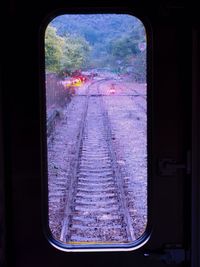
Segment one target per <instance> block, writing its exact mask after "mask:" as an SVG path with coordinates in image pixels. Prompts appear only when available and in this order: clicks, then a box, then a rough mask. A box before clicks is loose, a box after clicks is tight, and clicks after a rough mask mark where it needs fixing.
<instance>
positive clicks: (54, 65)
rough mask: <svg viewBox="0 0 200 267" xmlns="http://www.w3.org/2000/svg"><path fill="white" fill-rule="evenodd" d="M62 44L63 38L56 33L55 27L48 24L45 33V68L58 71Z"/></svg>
mask: <svg viewBox="0 0 200 267" xmlns="http://www.w3.org/2000/svg"><path fill="white" fill-rule="evenodd" d="M64 44H65V41H64V39H63V38H62V37H60V36H58V35H57V34H56V28H54V27H52V26H48V27H47V29H46V33H45V64H46V70H48V71H51V72H59V71H60V69H61V67H62V65H61V59H62V57H63V48H64Z"/></svg>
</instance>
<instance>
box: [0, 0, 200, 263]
mask: <svg viewBox="0 0 200 267" xmlns="http://www.w3.org/2000/svg"><path fill="white" fill-rule="evenodd" d="M4 3H5V7H4V8H3V9H2V11H1V13H2V16H1V22H2V25H3V26H2V28H3V29H2V31H3V39H2V41H1V42H2V67H1V85H0V86H1V93H0V103H1V107H0V119H1V120H0V145H1V146H0V177H1V180H0V200H1V202H0V225H1V228H0V249H1V251H0V264H1V266H2V267H25V266H26V267H35V266H37V267H44V266H48V267H53V266H60V267H62V266H70V265H71V264H73V266H77V267H78V266H97V267H98V266H102V265H103V266H109V267H110V266H133V265H134V266H138V267H143V266H146V267H151V266H154V267H162V266H166V265H167V263H166V262H168V260H166V261H163V260H162V257H160V256H161V255H164V257H165V256H166V255H165V254H164V250H163V246H165V245H166V244H167V245H171V246H172V248H173V249H175V250H176V248H177V247H179V245H180V246H181V247H182V248H183V249H184V251H185V252H186V254H187V255H189V256H187V257H185V259H183V260H182V261H181V260H180V262H179V260H177V261H176V256H175V258H174V259H173V260H172V261H170V260H169V262H170V266H172V267H173V266H192V267H199V266H200V258H199V254H200V253H199V248H200V246H199V243H200V239H199V214H200V213H199V211H200V205H199V172H200V169H199V164H198V161H199V153H200V147H199V144H200V142H199V125H200V123H199V115H198V114H199V107H200V105H199V100H200V95H199V90H198V89H199V86H200V80H199V66H200V64H199V59H200V58H199V50H200V27H199V19H198V14H197V11H196V6H195V5H193V4H192V3H191V4H188V5H185V4H184V3H183V1H159V2H158V3H157V4H155V3H150V2H148V3H147V2H145V1H126V2H124V3H122V2H120V1H117V2H116V1H108V2H107V1H95V2H92V1H91V2H90V1H84V2H83V1H81V0H79V1H78V2H77V3H76V4H74V3H69V2H68V3H66V1H62V0H59V1H56V2H55V1H43V2H31V3H30V2H25V1H20V0H10V1H8V2H7V1H4ZM55 10H56V12H57V14H59V12H60V10H61V11H62V12H66V13H68V12H69V13H70V12H72V13H73V12H76V13H79V12H80V13H81V12H89V13H90V12H94V13H95V12H97V13H98V12H99V13H101V12H105V11H106V12H108V13H109V12H111V13H112V12H124V13H130V12H133V14H134V13H135V14H136V15H138V16H141V17H144V18H146V19H147V22H148V23H149V24H148V23H147V24H148V25H149V26H150V27H149V32H150V35H151V38H150V43H151V44H150V50H151V51H150V53H149V62H148V63H149V65H148V68H149V73H150V75H149V81H150V83H151V90H152V94H151V99H150V100H149V101H151V104H150V109H151V119H150V122H151V127H150V130H151V131H152V143H151V146H152V155H151V156H152V159H151V164H152V172H151V173H152V177H153V178H152V177H151V178H150V179H152V183H151V192H152V194H151V208H152V212H151V216H152V217H153V218H152V221H153V226H154V227H153V229H154V230H153V232H152V236H151V238H150V240H149V242H148V243H147V244H146V245H145V246H144V247H142V248H141V249H139V250H138V251H134V252H118V253H117V252H113V253H112V252H107V253H89V252H88V253H66V252H62V251H59V250H56V249H55V248H53V247H52V246H51V245H50V244H49V243H48V241H47V240H46V238H45V236H44V233H43V226H42V204H41V203H42V198H43V195H42V177H41V173H42V172H41V170H42V164H43V163H42V161H41V105H42V103H41V100H40V95H41V94H40V90H42V85H41V79H40V78H41V76H40V70H41V64H43V63H42V62H43V61H42V50H41V47H40V45H41V42H40V41H41V40H40V33H41V32H42V31H41V26H42V25H43V22H44V19H45V18H46V17H48V16H49V14H55V13H54V12H55ZM191 12H192V15H193V16H192V17H191V18H190V15H189V14H191ZM188 152H190V155H191V154H192V168H193V172H192V174H191V172H190V173H189V174H187V173H185V172H184V171H182V170H180V171H178V172H177V173H176V175H175V176H172V177H162V176H160V174H159V172H158V170H157V167H158V166H157V162H158V160H159V159H164V158H172V159H175V160H176V161H177V162H181V163H182V162H184V163H185V160H186V158H187V153H188ZM188 164H189V163H188ZM176 246H177V247H176ZM146 252H148V253H149V255H150V256H149V257H144V254H145V253H146ZM148 253H147V254H148ZM162 253H163V254H162ZM175 253H176V252H175Z"/></svg>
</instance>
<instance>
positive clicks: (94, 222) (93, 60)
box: [45, 14, 147, 248]
mask: <svg viewBox="0 0 200 267" xmlns="http://www.w3.org/2000/svg"><path fill="white" fill-rule="evenodd" d="M146 42H147V41H146V33H145V28H144V25H143V24H142V22H141V21H140V20H139V19H137V18H136V17H133V16H130V15H121V14H94V15H78V14H77V15H62V16H58V17H56V18H55V19H54V20H52V21H51V22H50V23H49V25H48V26H47V28H46V31H45V72H46V126H47V127H46V129H47V160H48V168H47V171H48V221H49V228H50V231H51V233H52V236H53V238H54V239H55V240H57V241H59V242H60V243H62V244H66V245H68V246H69V245H70V246H71V245H72V246H74V247H75V248H76V246H79V247H80V246H82V247H84V246H85V245H91V244H93V245H96V246H97V247H98V245H105V246H107V247H109V246H111V247H112V246H113V245H124V246H125V245H127V244H132V243H133V244H134V241H136V240H138V238H140V237H141V236H142V235H143V233H144V232H145V229H146V225H147V101H146V96H147V93H146V92H147V91H146V88H147V84H146V47H147V43H146Z"/></svg>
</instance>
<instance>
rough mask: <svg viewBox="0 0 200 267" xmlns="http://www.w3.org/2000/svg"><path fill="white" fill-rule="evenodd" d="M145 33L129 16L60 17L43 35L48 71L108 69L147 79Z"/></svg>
mask: <svg viewBox="0 0 200 267" xmlns="http://www.w3.org/2000/svg"><path fill="white" fill-rule="evenodd" d="M146 43H147V40H146V32H145V28H144V26H143V24H142V22H141V21H140V20H139V19H137V18H136V17H133V16H131V15H123V14H121V15H120V14H93V15H61V16H58V17H56V18H55V19H53V20H52V21H51V22H50V23H49V25H48V27H47V29H46V33H45V64H46V71H47V72H54V73H59V74H62V73H69V74H70V73H71V72H73V71H75V70H89V69H107V70H108V71H111V72H115V73H120V74H131V75H132V76H133V77H135V79H137V80H139V81H141V82H145V80H146V46H147V45H146Z"/></svg>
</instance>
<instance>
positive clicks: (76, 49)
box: [61, 35, 90, 71]
mask: <svg viewBox="0 0 200 267" xmlns="http://www.w3.org/2000/svg"><path fill="white" fill-rule="evenodd" d="M63 39H64V47H63V58H62V61H61V64H62V68H63V69H67V70H69V71H74V70H77V69H80V68H82V67H84V65H85V64H86V62H87V58H88V53H89V51H90V46H89V44H88V43H87V41H86V40H85V39H84V38H82V37H77V36H70V35H66V36H65V37H63Z"/></svg>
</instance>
